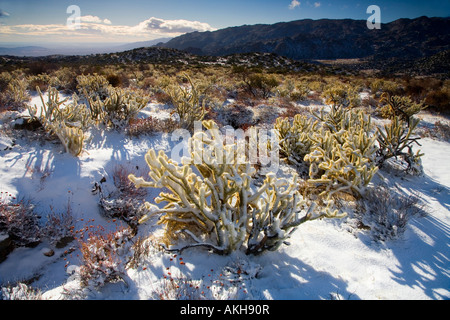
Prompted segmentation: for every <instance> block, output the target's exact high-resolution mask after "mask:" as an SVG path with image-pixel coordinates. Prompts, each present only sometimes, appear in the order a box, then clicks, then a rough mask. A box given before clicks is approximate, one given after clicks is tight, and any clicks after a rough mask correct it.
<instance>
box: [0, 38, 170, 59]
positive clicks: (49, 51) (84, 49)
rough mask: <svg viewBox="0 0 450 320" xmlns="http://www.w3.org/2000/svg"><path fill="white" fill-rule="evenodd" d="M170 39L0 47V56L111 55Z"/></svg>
mask: <svg viewBox="0 0 450 320" xmlns="http://www.w3.org/2000/svg"><path fill="white" fill-rule="evenodd" d="M170 39H171V38H160V39H156V40H150V41H141V42H132V43H126V44H121V45H118V44H95V45H91V46H90V45H88V44H79V45H73V44H63V45H60V46H56V45H54V44H53V45H51V46H20V47H11V48H7V47H0V56H17V57H42V56H50V55H89V54H100V53H113V52H122V51H126V50H132V49H136V48H141V47H152V46H155V45H158V44H161V43H164V42H167V41H169V40H170Z"/></svg>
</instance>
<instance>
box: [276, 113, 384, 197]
mask: <svg viewBox="0 0 450 320" xmlns="http://www.w3.org/2000/svg"><path fill="white" fill-rule="evenodd" d="M314 115H315V116H316V117H317V118H318V119H319V120H314V119H312V118H309V119H308V118H307V117H306V116H300V115H296V116H295V118H294V121H293V122H292V124H291V123H290V122H289V120H288V119H277V122H276V125H275V129H276V130H277V132H278V135H279V138H280V151H281V155H282V156H284V157H285V158H287V159H288V161H289V162H290V163H294V164H297V165H302V164H303V165H304V164H309V177H310V179H309V180H308V181H307V182H308V185H309V186H310V187H312V188H311V189H314V190H317V189H319V190H322V192H321V195H322V196H326V197H327V198H328V199H330V197H331V196H332V195H333V194H334V193H336V192H350V193H354V194H356V195H360V194H363V193H364V191H365V187H366V186H367V185H368V184H369V183H370V181H371V179H372V178H373V176H374V174H375V173H376V171H377V169H378V168H377V167H376V161H375V154H376V151H377V148H376V145H375V142H376V139H377V137H376V135H375V134H372V133H371V132H372V131H373V128H372V124H371V119H370V117H365V116H364V114H363V113H362V112H359V113H357V112H354V111H351V110H345V109H344V108H343V107H338V108H332V109H331V111H330V112H328V113H325V112H324V111H323V110H322V111H321V112H320V113H319V114H314Z"/></svg>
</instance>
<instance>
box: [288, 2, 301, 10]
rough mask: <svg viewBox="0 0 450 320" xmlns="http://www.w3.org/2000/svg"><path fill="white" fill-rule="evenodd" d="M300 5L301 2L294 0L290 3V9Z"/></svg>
mask: <svg viewBox="0 0 450 320" xmlns="http://www.w3.org/2000/svg"><path fill="white" fill-rule="evenodd" d="M298 6H300V2H299V1H298V0H292V1H291V4H290V5H289V9H291V10H293V9H295V8H296V7H298Z"/></svg>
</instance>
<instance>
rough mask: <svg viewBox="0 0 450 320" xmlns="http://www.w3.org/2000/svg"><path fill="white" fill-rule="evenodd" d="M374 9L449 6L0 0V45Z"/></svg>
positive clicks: (162, 33) (138, 35) (414, 10)
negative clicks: (74, 26)
mask: <svg viewBox="0 0 450 320" xmlns="http://www.w3.org/2000/svg"><path fill="white" fill-rule="evenodd" d="M373 4H375V5H378V6H379V7H380V9H381V19H382V22H383V23H387V22H390V21H393V20H395V19H398V18H415V17H419V16H422V15H427V16H430V17H431V16H440V17H447V16H449V15H450V1H448V0H444V1H442V0H440V1H438V0H428V1H414V0H413V1H411V0H410V1H388V0H369V1H366V0H356V1H347V0H310V1H305V0H228V1H223V0H222V1H215V0H191V1H187V0H170V1H167V0H166V1H156V0H127V1H103V0H40V1H36V0H0V43H1V42H15V41H17V42H19V41H22V42H26V41H56V42H57V41H63V40H66V41H67V40H74V41H75V40H76V41H90V42H98V41H100V42H101V41H105V42H112V41H114V42H130V41H142V40H151V39H155V38H159V37H171V36H176V35H179V34H182V33H185V32H190V31H195V30H199V31H207V30H214V29H220V28H225V27H230V26H238V25H243V24H257V23H276V22H281V21H292V20H298V19H321V18H329V19H343V18H351V19H364V20H365V19H367V18H368V17H369V14H367V13H366V9H367V7H368V6H369V5H373ZM70 5H77V6H78V7H79V8H80V10H81V16H82V17H83V18H82V21H81V22H82V28H81V29H80V30H75V31H73V30H72V31H71V32H69V31H68V30H67V29H66V28H65V26H66V21H67V18H68V17H69V16H70V15H69V14H67V13H66V9H67V7H68V6H70Z"/></svg>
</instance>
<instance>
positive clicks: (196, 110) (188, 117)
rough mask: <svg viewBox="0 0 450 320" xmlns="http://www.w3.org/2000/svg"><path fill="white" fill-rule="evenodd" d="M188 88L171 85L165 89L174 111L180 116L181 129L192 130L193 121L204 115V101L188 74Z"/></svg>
mask: <svg viewBox="0 0 450 320" xmlns="http://www.w3.org/2000/svg"><path fill="white" fill-rule="evenodd" d="M185 77H186V78H187V80H188V81H189V84H190V88H183V87H181V86H177V85H175V86H174V85H172V86H170V85H169V86H168V87H167V89H166V92H167V94H168V95H169V96H170V99H171V102H172V104H173V106H174V107H175V113H176V114H177V115H178V116H179V118H180V126H181V128H183V129H187V130H192V129H193V126H194V122H195V121H202V120H203V119H204V117H205V115H206V108H205V105H206V101H205V99H204V98H203V97H202V95H201V92H199V90H198V88H197V86H196V85H195V84H194V82H193V81H192V79H191V78H190V77H189V76H187V75H186V76H185Z"/></svg>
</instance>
